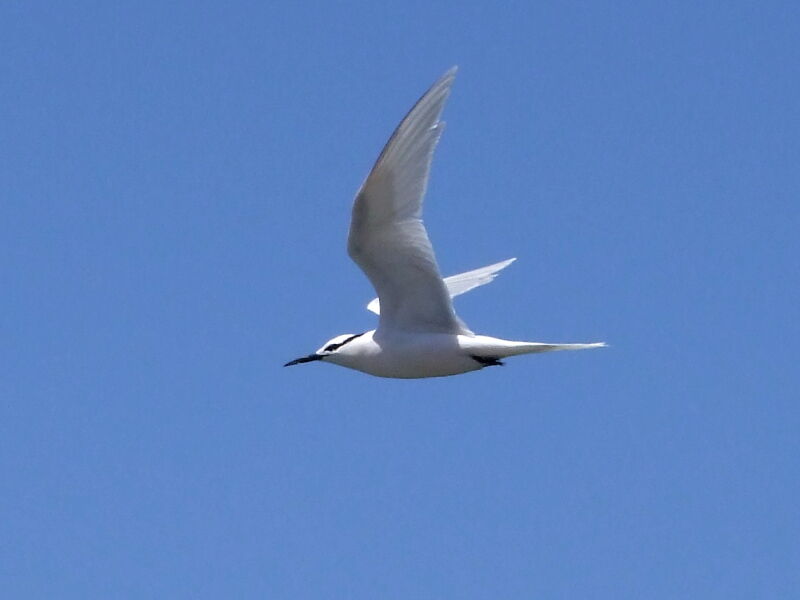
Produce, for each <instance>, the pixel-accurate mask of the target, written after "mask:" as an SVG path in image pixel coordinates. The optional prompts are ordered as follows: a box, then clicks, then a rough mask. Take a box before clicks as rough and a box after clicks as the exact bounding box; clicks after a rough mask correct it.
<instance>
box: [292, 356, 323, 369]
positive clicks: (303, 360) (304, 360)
mask: <svg viewBox="0 0 800 600" xmlns="http://www.w3.org/2000/svg"><path fill="white" fill-rule="evenodd" d="M322 356H323V355H322V354H309V355H308V356H304V357H303V358H295V359H294V360H290V361H289V362H287V363H286V364H285V365H283V366H284V367H291V366H292V365H299V364H302V363H307V362H314V361H315V360H322Z"/></svg>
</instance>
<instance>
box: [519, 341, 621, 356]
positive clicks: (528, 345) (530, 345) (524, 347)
mask: <svg viewBox="0 0 800 600" xmlns="http://www.w3.org/2000/svg"><path fill="white" fill-rule="evenodd" d="M605 346H606V343H605V342H594V343H592V344H545V343H539V342H516V343H515V344H514V345H513V346H510V347H507V348H504V350H505V354H504V355H505V356H517V355H518V354H535V353H537V352H555V351H557V350H588V349H590V348H605Z"/></svg>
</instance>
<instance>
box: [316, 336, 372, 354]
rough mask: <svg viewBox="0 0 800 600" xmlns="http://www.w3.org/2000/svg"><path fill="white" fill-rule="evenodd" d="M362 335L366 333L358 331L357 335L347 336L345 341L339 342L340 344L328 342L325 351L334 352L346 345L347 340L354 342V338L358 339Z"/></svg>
mask: <svg viewBox="0 0 800 600" xmlns="http://www.w3.org/2000/svg"><path fill="white" fill-rule="evenodd" d="M362 335H364V334H363V333H357V334H355V335H351V336H350V337H349V338H347V339H346V340H344V341H343V342H339V343H338V344H328V345H327V346H325V348H324V350H323V352H334V351H336V350H338V349H339V348H341V347H342V346H344V345H345V344H346V343H347V342H352V341H353V340H354V339H356V338H357V337H361V336H362Z"/></svg>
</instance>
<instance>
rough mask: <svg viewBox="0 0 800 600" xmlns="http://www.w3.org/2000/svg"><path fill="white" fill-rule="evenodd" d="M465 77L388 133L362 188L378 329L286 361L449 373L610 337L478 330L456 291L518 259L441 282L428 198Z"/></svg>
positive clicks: (360, 220)
mask: <svg viewBox="0 0 800 600" xmlns="http://www.w3.org/2000/svg"><path fill="white" fill-rule="evenodd" d="M455 76H456V68H455V67H453V68H452V69H450V70H449V71H447V73H445V74H444V75H443V76H442V77H441V78H440V79H439V80H438V81H437V82H436V83H434V84H433V86H432V87H431V88H430V89H429V90H428V91H427V92H426V93H425V94H424V95H423V96H422V98H420V99H419V100H418V101H417V103H416V104H415V105H414V107H413V108H412V109H411V111H410V112H409V113H408V115H406V117H405V118H404V119H403V120H402V122H401V123H400V125H399V126H398V127H397V129H396V130H395V131H394V133H393V134H392V137H391V138H389V141H388V142H387V144H386V146H385V147H384V149H383V151H382V152H381V154H380V156H379V157H378V160H377V162H376V163H375V166H374V167H373V168H372V171H371V172H370V174H369V175H368V176H367V178H366V180H365V181H364V183H363V184H362V186H361V189H360V190H359V191H358V193H357V194H356V198H355V202H354V204H353V214H352V219H351V222H350V234H349V237H348V243H347V249H348V253H349V254H350V257H351V258H352V259H353V260H354V261H355V262H356V264H357V265H358V266H359V267H361V269H362V270H363V271H364V273H366V275H367V277H368V278H369V280H370V281H371V282H372V285H373V286H374V288H375V291H376V292H377V293H378V298H377V299H375V300H373V301H372V302H370V304H369V305H368V308H369V309H370V310H372V311H373V312H375V313H378V314H380V321H379V323H378V328H377V329H374V330H372V331H367V332H366V333H358V334H343V335H339V336H336V337H335V338H333V339H331V340H329V341H328V342H326V343H325V344H324V345H323V346H322V347H321V348H320V349H319V350H317V351H316V352H314V353H313V354H310V355H308V356H305V357H303V358H298V359H296V360H293V361H290V362H288V363H286V365H284V366H287V367H288V366H291V365H297V364H300V363H306V362H312V361H323V362H329V363H333V364H336V365H340V366H342V367H348V368H350V369H356V370H358V371H363V372H364V373H369V374H370V375H376V376H378V377H396V378H403V379H412V378H420V377H443V376H446V375H458V374H460V373H467V372H469V371H477V370H478V369H483V368H484V367H489V366H494V365H502V364H503V363H502V362H500V359H502V358H506V357H509V356H515V355H518V354H530V353H536V352H550V351H553V350H583V349H585V348H599V347H602V346H605V344H604V343H602V342H599V343H593V344H548V343H540V342H515V341H511V340H504V339H499V338H494V337H489V336H485V335H476V334H474V333H473V332H472V331H470V330H469V328H467V326H466V325H465V324H464V322H463V321H461V319H459V318H458V317H457V316H456V313H455V311H454V310H453V303H452V301H451V298H452V297H453V296H457V295H458V294H462V293H464V292H467V291H469V290H471V289H473V288H475V287H477V286H480V285H483V284H485V283H488V282H490V281H491V280H492V279H494V277H495V276H496V275H497V272H498V271H500V270H501V269H503V268H504V267H506V266H508V265H509V264H510V263H511V262H512V261H513V260H514V259H513V258H512V259H510V260H507V261H503V262H501V263H496V264H493V265H489V266H488V267H483V268H481V269H476V270H474V271H469V272H467V273H461V274H459V275H454V276H452V277H448V278H447V279H442V276H441V275H440V273H439V267H438V265H437V263H436V257H435V255H434V253H433V247H432V246H431V242H430V240H429V239H428V233H427V231H426V230H425V225H424V224H423V223H422V199H423V197H424V195H425V188H426V186H427V183H428V172H429V171H430V165H431V160H432V158H433V151H434V148H435V147H436V143H437V142H438V141H439V137H440V136H441V135H442V131H443V130H444V122H442V121H440V120H439V116H440V114H441V112H442V108H443V107H444V103H445V101H446V100H447V97H448V95H449V94H450V88H451V87H452V85H453V80H454V79H455Z"/></svg>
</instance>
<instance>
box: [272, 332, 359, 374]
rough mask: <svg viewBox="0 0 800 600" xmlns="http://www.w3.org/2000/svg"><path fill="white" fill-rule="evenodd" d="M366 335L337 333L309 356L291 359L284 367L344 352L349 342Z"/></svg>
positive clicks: (323, 358)
mask: <svg viewBox="0 0 800 600" xmlns="http://www.w3.org/2000/svg"><path fill="white" fill-rule="evenodd" d="M362 335H364V334H363V333H343V334H341V335H337V336H336V337H335V338H331V339H329V340H328V341H327V342H325V343H324V344H323V345H322V347H321V348H320V349H319V350H317V351H316V352H314V353H313V354H309V355H308V356H303V357H300V358H296V359H294V360H290V361H289V362H288V363H286V364H285V365H283V366H284V367H291V366H292V365H299V364H302V363H307V362H314V361H317V360H325V359H326V358H328V357H330V356H333V355H334V354H337V353H339V352H342V348H344V347H345V346H346V345H347V344H349V343H350V342H352V341H353V340H355V339H356V338H359V337H361V336H362Z"/></svg>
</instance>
